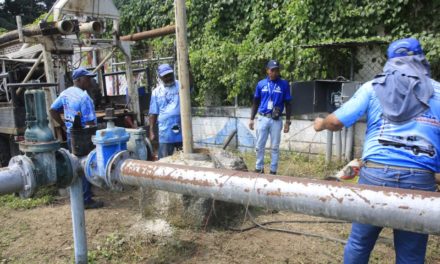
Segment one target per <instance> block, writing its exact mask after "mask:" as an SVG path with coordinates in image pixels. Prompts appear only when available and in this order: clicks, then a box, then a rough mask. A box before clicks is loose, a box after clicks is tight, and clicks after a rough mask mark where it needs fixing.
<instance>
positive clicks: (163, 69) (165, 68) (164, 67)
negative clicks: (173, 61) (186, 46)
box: [157, 64, 174, 77]
mask: <svg viewBox="0 0 440 264" xmlns="http://www.w3.org/2000/svg"><path fill="white" fill-rule="evenodd" d="M157 73H158V74H159V76H160V77H164V76H165V75H167V74H170V73H174V70H173V68H172V67H171V66H170V65H169V64H161V65H159V67H158V68H157Z"/></svg>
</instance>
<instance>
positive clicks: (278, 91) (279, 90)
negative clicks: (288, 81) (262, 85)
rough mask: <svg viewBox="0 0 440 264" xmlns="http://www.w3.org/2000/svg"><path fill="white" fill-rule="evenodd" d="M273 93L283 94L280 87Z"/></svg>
mask: <svg viewBox="0 0 440 264" xmlns="http://www.w3.org/2000/svg"><path fill="white" fill-rule="evenodd" d="M273 92H274V93H283V92H282V91H281V87H279V86H278V85H277V86H276V87H275V89H274V91H273Z"/></svg>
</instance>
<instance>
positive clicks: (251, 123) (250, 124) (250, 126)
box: [249, 119, 254, 130]
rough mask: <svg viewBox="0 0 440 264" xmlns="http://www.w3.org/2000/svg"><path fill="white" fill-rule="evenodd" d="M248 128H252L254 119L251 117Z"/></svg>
mask: <svg viewBox="0 0 440 264" xmlns="http://www.w3.org/2000/svg"><path fill="white" fill-rule="evenodd" d="M249 129H250V130H254V120H252V119H251V120H250V121H249Z"/></svg>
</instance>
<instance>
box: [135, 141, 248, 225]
mask: <svg viewBox="0 0 440 264" xmlns="http://www.w3.org/2000/svg"><path fill="white" fill-rule="evenodd" d="M195 152H196V153H192V154H190V155H185V154H183V153H182V152H179V153H176V154H175V155H173V156H170V157H166V158H163V159H161V160H160V162H165V163H172V164H181V165H189V166H194V167H205V168H223V169H235V170H247V167H246V164H245V163H244V161H243V159H242V158H240V157H237V156H235V155H233V154H232V153H231V152H228V151H224V150H221V149H209V150H208V149H197V150H196V151H195ZM140 207H141V212H142V215H143V217H145V218H148V219H164V220H166V221H167V222H169V223H170V224H172V225H174V226H185V227H188V226H190V227H195V228H200V227H205V226H216V225H220V224H222V225H224V224H225V223H229V222H233V221H235V220H236V219H242V218H238V217H237V216H241V215H242V212H243V206H242V205H237V204H231V203H226V202H222V201H214V200H212V199H205V198H199V197H193V196H189V195H182V194H176V193H169V192H165V191H160V190H154V189H151V188H142V189H141V200H140Z"/></svg>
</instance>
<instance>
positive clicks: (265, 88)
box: [261, 85, 269, 92]
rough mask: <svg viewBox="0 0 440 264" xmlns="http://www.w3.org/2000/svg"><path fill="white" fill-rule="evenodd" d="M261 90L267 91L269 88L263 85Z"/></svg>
mask: <svg viewBox="0 0 440 264" xmlns="http://www.w3.org/2000/svg"><path fill="white" fill-rule="evenodd" d="M261 91H262V92H268V91H269V88H267V85H265V86H263V89H261Z"/></svg>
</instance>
